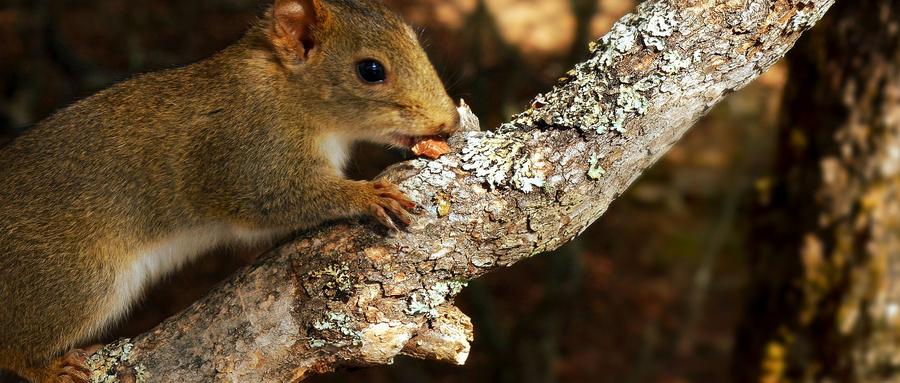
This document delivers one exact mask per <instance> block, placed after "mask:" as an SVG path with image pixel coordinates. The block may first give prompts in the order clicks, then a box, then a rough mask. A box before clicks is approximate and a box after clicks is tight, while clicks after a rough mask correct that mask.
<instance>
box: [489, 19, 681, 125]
mask: <svg viewBox="0 0 900 383" xmlns="http://www.w3.org/2000/svg"><path fill="white" fill-rule="evenodd" d="M677 16H678V14H677V13H676V12H674V11H673V10H672V7H671V5H669V4H668V3H663V2H645V3H642V4H641V5H639V6H638V9H637V12H636V13H634V14H630V15H626V16H625V17H623V18H622V19H620V20H619V22H617V23H616V24H615V25H614V26H613V28H612V30H611V31H610V32H609V33H608V34H606V35H605V36H603V37H602V38H601V39H600V40H599V41H598V42H596V43H591V44H589V49H590V50H591V58H590V59H588V60H587V61H585V62H582V63H580V64H578V65H576V66H575V69H573V70H571V71H569V72H568V73H567V75H566V78H564V79H563V80H562V83H561V84H560V85H558V86H557V87H554V89H553V90H552V91H551V92H549V93H546V94H543V95H538V97H535V99H534V102H533V103H532V108H531V109H529V110H527V111H525V112H524V113H521V114H519V115H517V116H514V117H513V119H512V121H510V123H509V124H508V125H507V128H508V129H509V130H517V129H519V127H525V128H532V127H535V126H538V125H551V126H559V127H565V128H578V129H582V130H584V131H591V132H596V133H599V134H603V133H607V132H610V131H612V132H617V133H624V132H625V126H626V122H627V121H629V119H632V118H634V117H636V116H640V115H644V114H646V113H647V110H648V108H649V106H650V102H649V100H648V98H649V94H648V93H649V92H652V91H654V89H659V88H660V86H661V85H662V84H664V83H665V82H666V79H667V78H668V77H669V76H670V75H672V74H675V73H677V72H678V71H679V70H681V69H682V68H685V67H687V66H688V65H690V63H691V61H690V59H689V58H688V59H684V58H681V57H680V55H679V54H677V53H670V52H667V51H666V49H667V48H669V47H667V46H666V43H665V41H666V40H665V39H666V38H668V37H670V36H673V35H674V34H675V33H676V31H677V27H678V25H679V24H680V22H679V21H678V17H677ZM648 48H649V50H651V51H662V52H664V55H663V57H662V58H660V61H661V62H660V64H659V66H660V68H659V69H656V70H655V71H651V72H650V73H647V74H641V75H642V79H641V80H640V81H637V82H636V83H635V82H634V80H632V78H631V76H636V75H638V74H636V73H630V72H628V71H622V70H618V69H616V68H613V66H614V65H616V63H617V62H618V60H619V58H620V56H622V55H625V54H632V53H635V52H638V51H647V50H648ZM618 73H622V74H623V76H622V77H616V75H617V74H618Z"/></svg>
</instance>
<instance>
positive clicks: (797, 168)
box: [734, 0, 900, 382]
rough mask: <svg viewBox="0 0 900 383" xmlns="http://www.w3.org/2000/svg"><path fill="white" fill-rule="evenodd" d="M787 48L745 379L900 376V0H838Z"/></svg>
mask: <svg viewBox="0 0 900 383" xmlns="http://www.w3.org/2000/svg"><path fill="white" fill-rule="evenodd" d="M835 8H836V9H835V10H834V11H832V12H831V13H830V14H829V16H828V17H826V18H825V19H823V20H822V23H821V25H820V26H819V27H816V29H814V30H813V31H811V32H810V33H809V35H808V36H806V37H804V39H803V40H802V41H801V43H800V44H799V45H798V47H797V49H795V50H794V51H793V52H792V53H791V56H790V68H791V70H790V80H789V84H788V87H787V89H788V91H789V92H790V93H789V94H787V95H786V100H787V101H786V105H787V107H786V108H785V109H784V111H783V112H782V113H783V118H782V121H783V123H782V127H781V133H780V135H781V137H780V158H779V164H778V167H777V169H778V173H777V175H776V176H775V177H776V179H775V180H774V184H773V185H774V188H773V190H772V197H771V201H772V202H771V205H770V206H769V207H768V208H767V209H766V210H765V213H763V214H760V215H759V216H757V217H756V218H755V227H754V229H753V230H754V233H753V235H750V236H749V237H750V238H754V239H755V241H756V248H755V253H754V259H752V261H751V265H750V267H751V269H752V276H751V283H750V286H749V294H748V301H747V306H746V307H747V313H746V315H745V316H744V323H743V324H742V326H741V328H740V332H739V334H738V345H737V348H736V353H735V356H736V357H735V369H734V376H735V378H736V379H735V380H736V381H738V382H786V381H791V382H820V381H822V382H824V381H835V382H889V381H900V374H898V371H900V331H898V324H900V316H898V313H900V310H898V309H900V306H898V305H900V283H897V281H898V280H900V31H898V30H900V2H897V1H896V0H872V1H864V2H855V1H842V2H838V5H836V6H835Z"/></svg>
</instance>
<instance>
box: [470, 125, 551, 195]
mask: <svg viewBox="0 0 900 383" xmlns="http://www.w3.org/2000/svg"><path fill="white" fill-rule="evenodd" d="M501 129H502V127H501ZM531 138H532V135H531V133H525V132H501V133H493V132H484V133H483V134H469V136H468V137H467V142H466V146H465V147H464V148H463V149H462V153H463V155H462V157H461V160H462V161H463V162H464V163H463V165H462V168H463V169H464V170H469V171H473V172H474V174H475V176H476V177H481V178H483V179H484V181H485V182H487V183H488V185H490V186H491V187H492V188H496V187H498V186H511V187H513V188H516V189H518V190H521V191H523V192H525V193H530V192H532V191H534V188H535V187H541V186H543V185H544V182H545V180H544V179H543V177H541V176H540V175H539V174H538V173H537V172H535V171H534V170H533V161H534V158H533V157H534V154H530V153H528V151H527V150H525V149H526V144H527V143H528V141H529V140H531Z"/></svg>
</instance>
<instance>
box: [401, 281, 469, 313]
mask: <svg viewBox="0 0 900 383" xmlns="http://www.w3.org/2000/svg"><path fill="white" fill-rule="evenodd" d="M467 284H468V282H467V281H465V280H462V279H452V280H449V281H440V282H437V283H435V284H434V285H432V286H431V287H430V288H425V289H422V290H417V291H415V292H413V293H412V294H410V301H409V306H408V307H407V308H406V310H405V312H406V314H407V315H418V314H425V317H426V318H429V319H434V318H435V317H437V315H438V312H437V307H438V306H440V305H441V304H443V303H444V302H446V301H447V298H448V297H453V296H456V294H459V292H460V291H462V289H463V288H464V287H466V285H467Z"/></svg>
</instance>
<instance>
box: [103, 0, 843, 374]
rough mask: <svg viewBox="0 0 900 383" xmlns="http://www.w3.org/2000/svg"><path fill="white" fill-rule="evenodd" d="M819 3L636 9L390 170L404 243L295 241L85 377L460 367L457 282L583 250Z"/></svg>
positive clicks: (342, 238) (774, 56)
mask: <svg viewBox="0 0 900 383" xmlns="http://www.w3.org/2000/svg"><path fill="white" fill-rule="evenodd" d="M832 2H833V1H832V0H737V1H699V2H698V1H658V0H651V1H647V2H645V3H643V4H642V5H641V6H640V7H639V8H638V10H637V11H636V13H634V14H631V15H628V16H625V17H624V18H623V19H622V20H620V22H619V23H618V24H616V26H614V28H613V30H612V31H611V32H610V33H609V34H608V35H607V36H605V37H604V38H602V39H601V40H600V41H599V42H597V43H594V44H591V56H590V58H589V59H588V60H587V61H586V62H584V63H582V64H579V65H578V66H577V67H576V68H575V69H574V70H572V71H570V72H569V74H568V78H567V79H566V80H564V81H562V82H561V83H560V84H559V85H558V86H557V87H556V88H554V90H553V91H551V92H549V93H547V94H545V95H540V96H538V97H537V98H536V99H535V101H534V104H533V108H532V109H530V110H529V111H526V112H525V113H523V114H520V115H518V116H515V117H514V118H513V122H512V123H510V124H505V125H504V126H502V127H501V128H500V129H499V131H498V132H496V133H490V132H466V133H461V134H458V135H457V136H456V137H454V139H452V140H451V141H450V142H451V146H452V147H453V148H455V150H454V151H453V152H452V153H449V154H447V155H444V156H442V157H441V158H439V159H438V160H431V161H429V160H422V159H419V160H413V161H409V162H405V163H402V164H398V165H395V166H394V167H392V168H390V169H388V171H386V173H385V175H384V177H386V178H388V179H390V180H392V181H394V182H396V183H397V184H399V185H400V187H401V188H402V189H403V190H406V191H407V193H408V194H409V195H410V196H411V197H412V198H413V199H414V200H416V201H418V202H419V203H420V204H421V206H422V208H421V209H420V213H419V215H418V217H417V218H416V220H415V222H414V223H413V224H412V225H410V226H409V227H408V229H407V231H405V232H403V233H400V234H398V235H393V236H390V235H385V233H384V232H382V231H380V229H379V228H378V226H377V225H375V224H372V223H370V222H363V223H359V222H352V223H339V224H336V225H333V226H328V227H323V228H320V229H318V230H314V231H311V232H308V233H304V234H303V235H301V236H300V237H298V238H296V239H294V240H293V241H291V242H289V243H286V244H284V245H282V246H280V247H279V248H277V249H276V250H274V251H271V252H269V253H268V254H266V255H264V256H262V257H261V258H260V259H259V260H258V261H257V262H255V263H254V264H253V265H251V266H250V267H248V268H246V269H244V270H242V271H241V272H238V273H237V274H236V275H234V276H233V277H232V278H231V279H229V280H228V281H226V282H224V283H222V284H221V285H220V286H218V287H217V288H215V289H213V291H211V292H210V293H209V294H207V295H206V296H205V297H204V298H203V299H201V300H200V301H198V302H197V303H196V304H194V305H193V306H192V307H191V308H189V309H188V310H186V311H185V312H183V313H181V314H179V315H177V316H176V317H173V318H171V319H170V320H168V321H166V322H165V323H163V324H161V325H160V326H159V327H157V328H156V329H155V330H153V331H151V332H149V333H146V334H144V335H141V336H139V337H137V338H135V339H133V340H123V341H121V342H119V343H116V344H112V345H109V346H107V347H106V348H105V349H103V350H101V351H100V352H98V353H97V354H95V355H94V359H93V362H92V363H93V364H94V366H96V367H95V368H96V370H97V371H98V374H97V375H99V376H102V377H104V378H105V377H118V378H120V379H121V378H124V377H128V379H131V378H134V379H135V380H137V381H158V382H170V381H172V382H175V381H235V382H236V381H246V382H261V381H272V382H281V381H297V380H302V379H303V378H305V377H308V376H310V375H313V374H318V373H322V372H325V371H330V370H333V369H335V368H338V367H341V366H369V365H377V364H384V363H390V361H391V359H392V358H393V357H394V356H395V355H397V354H405V355H414V356H418V357H422V358H431V359H440V360H447V361H452V362H456V363H462V362H464V361H465V359H466V356H467V354H468V350H469V345H468V341H469V340H471V338H472V326H471V323H470V321H469V320H468V318H467V317H466V316H465V315H464V314H462V313H461V312H460V311H459V310H458V309H456V308H455V307H454V306H453V305H452V304H451V301H452V299H453V296H454V295H455V294H456V293H458V292H459V290H460V289H461V288H462V287H463V286H464V285H465V281H466V280H468V279H472V278H476V277H478V276H479V275H482V274H484V273H486V272H488V271H490V270H492V269H495V268H499V267H507V266H510V265H512V264H513V263H515V262H517V261H519V260H521V259H524V258H527V257H530V256H532V255H534V254H537V253H540V252H543V251H547V250H551V249H554V248H556V247H558V246H560V245H561V244H562V243H564V242H566V241H568V240H570V239H571V238H572V237H574V236H575V235H577V234H578V233H580V232H582V231H583V230H584V229H585V228H586V227H587V226H588V225H589V224H590V223H591V222H593V221H594V220H596V219H597V218H598V217H599V216H600V215H601V214H602V213H603V212H604V211H605V210H606V208H607V206H608V205H609V203H610V202H611V201H612V200H613V199H615V198H616V196H618V195H619V194H621V193H622V192H623V191H624V190H625V188H627V187H628V185H629V184H631V182H632V181H634V179H635V178H637V177H638V176H639V175H640V174H641V172H642V171H643V170H644V169H645V168H647V167H648V166H650V165H651V164H652V163H653V162H654V161H656V160H657V159H658V158H659V157H660V156H661V155H662V154H663V153H664V152H665V151H666V150H667V149H668V148H669V147H671V146H672V145H673V144H674V143H675V142H676V141H677V140H678V139H679V138H680V137H681V136H682V134H683V133H684V132H685V131H686V130H687V129H688V128H689V127H690V126H691V125H692V123H693V122H694V121H696V120H697V119H698V118H699V117H700V116H702V115H703V114H704V113H705V112H706V111H707V110H708V109H709V108H710V107H711V106H712V105H714V104H716V103H717V102H718V101H720V100H721V99H722V98H723V97H725V96H726V95H727V94H728V93H730V92H733V91H734V90H736V89H738V88H740V87H742V86H743V85H745V84H746V83H748V82H749V81H751V80H753V79H754V78H756V77H757V76H758V75H759V74H760V73H762V72H763V71H765V70H766V69H767V68H768V67H769V66H770V65H772V64H773V63H774V62H775V61H777V60H778V59H779V58H780V57H781V56H783V55H784V54H785V52H787V50H788V49H789V48H790V47H791V46H792V44H793V43H794V41H796V39H797V37H798V36H799V35H800V33H801V32H803V31H804V30H806V29H808V28H810V27H811V26H812V25H813V24H814V23H815V22H816V21H817V20H818V19H819V18H820V17H821V16H822V14H823V13H824V12H825V11H826V10H827V9H828V7H829V6H830V5H831V3H832ZM104 370H106V371H109V373H106V372H101V371H104ZM110 374H118V375H117V376H116V375H110ZM97 380H98V381H102V379H101V378H98V379H97Z"/></svg>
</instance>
